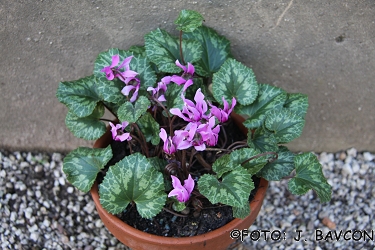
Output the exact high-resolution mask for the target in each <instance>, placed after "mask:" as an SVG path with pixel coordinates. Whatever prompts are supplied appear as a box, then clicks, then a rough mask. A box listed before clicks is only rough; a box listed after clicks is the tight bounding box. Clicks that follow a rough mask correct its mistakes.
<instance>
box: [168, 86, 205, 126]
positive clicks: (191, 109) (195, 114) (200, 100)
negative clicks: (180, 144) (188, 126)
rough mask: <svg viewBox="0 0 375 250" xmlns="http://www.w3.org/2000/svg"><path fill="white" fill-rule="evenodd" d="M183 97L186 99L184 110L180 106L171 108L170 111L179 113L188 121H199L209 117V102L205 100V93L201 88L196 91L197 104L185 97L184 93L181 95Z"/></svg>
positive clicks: (178, 114) (179, 115)
mask: <svg viewBox="0 0 375 250" xmlns="http://www.w3.org/2000/svg"><path fill="white" fill-rule="evenodd" d="M181 98H182V100H183V101H184V107H183V109H182V111H181V110H180V109H178V108H171V109H170V110H169V111H170V112H171V113H172V114H173V115H177V116H178V117H180V118H182V119H183V120H185V121H187V122H198V121H201V120H202V119H208V116H207V115H206V112H207V110H208V108H207V103H206V101H205V100H204V95H203V93H202V91H201V89H198V90H197V92H196V93H195V96H194V100H195V103H196V104H194V102H192V101H190V100H188V99H185V97H184V96H183V95H181Z"/></svg>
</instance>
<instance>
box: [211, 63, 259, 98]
mask: <svg viewBox="0 0 375 250" xmlns="http://www.w3.org/2000/svg"><path fill="white" fill-rule="evenodd" d="M258 90H259V87H258V84H257V82H256V80H255V75H254V73H253V71H252V69H250V68H248V67H246V66H245V65H243V64H242V63H240V62H238V61H236V60H235V59H232V58H229V59H227V60H226V61H225V62H224V64H223V65H222V66H221V68H220V70H219V71H218V72H216V73H215V74H214V75H213V80H212V91H213V95H214V97H215V99H216V101H217V102H219V103H220V104H223V101H222V97H224V98H225V100H227V101H230V100H232V98H233V97H235V98H236V100H237V102H238V103H239V104H241V105H249V104H251V103H253V102H254V101H255V99H256V98H257V96H258Z"/></svg>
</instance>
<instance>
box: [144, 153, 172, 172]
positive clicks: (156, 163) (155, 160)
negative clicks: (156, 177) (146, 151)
mask: <svg viewBox="0 0 375 250" xmlns="http://www.w3.org/2000/svg"><path fill="white" fill-rule="evenodd" d="M147 160H148V161H149V162H150V164H151V165H152V166H153V167H154V168H155V169H156V170H157V171H159V172H161V173H163V172H164V168H165V166H167V164H168V162H167V161H166V160H164V159H160V158H159V157H157V156H155V157H150V158H147Z"/></svg>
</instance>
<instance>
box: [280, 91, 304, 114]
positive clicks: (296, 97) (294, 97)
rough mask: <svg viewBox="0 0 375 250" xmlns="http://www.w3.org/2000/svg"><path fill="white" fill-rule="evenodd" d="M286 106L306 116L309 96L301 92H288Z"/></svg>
mask: <svg viewBox="0 0 375 250" xmlns="http://www.w3.org/2000/svg"><path fill="white" fill-rule="evenodd" d="M284 107H285V108H287V109H289V110H290V111H292V112H295V113H297V114H299V115H300V116H303V117H304V116H305V115H306V112H307V108H308V107H309V100H308V97H307V95H304V94H300V93H293V94H288V98H287V100H286V102H285V104H284Z"/></svg>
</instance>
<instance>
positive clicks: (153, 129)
mask: <svg viewBox="0 0 375 250" xmlns="http://www.w3.org/2000/svg"><path fill="white" fill-rule="evenodd" d="M137 125H138V126H139V129H140V130H141V132H142V133H143V136H144V137H145V138H146V141H148V142H149V141H151V143H152V145H158V144H159V142H160V137H159V133H160V126H159V123H158V122H156V121H155V119H154V118H153V117H152V115H151V114H150V113H145V114H144V115H142V116H141V118H139V120H138V121H137Z"/></svg>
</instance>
